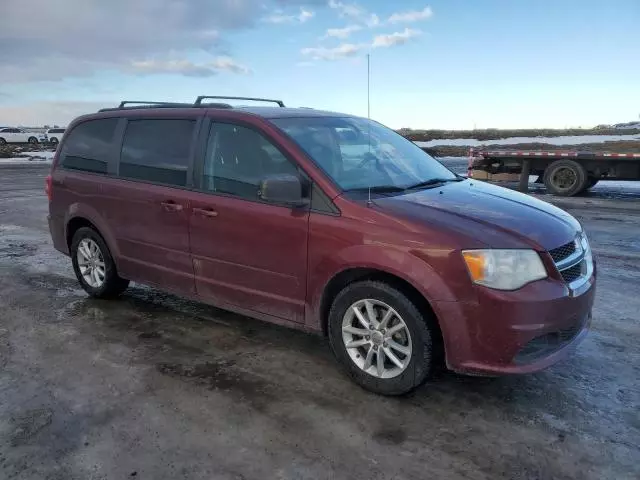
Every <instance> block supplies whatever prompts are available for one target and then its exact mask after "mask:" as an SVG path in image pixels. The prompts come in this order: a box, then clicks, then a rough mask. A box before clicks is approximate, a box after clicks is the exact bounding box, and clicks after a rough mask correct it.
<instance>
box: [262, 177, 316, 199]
mask: <svg viewBox="0 0 640 480" xmlns="http://www.w3.org/2000/svg"><path fill="white" fill-rule="evenodd" d="M259 196H260V198H261V199H262V200H264V201H267V202H271V203H280V204H283V205H291V206H293V207H304V206H307V205H308V204H309V200H308V199H305V198H303V196H302V181H301V180H300V177H298V176H297V175H291V174H288V173H283V174H274V175H269V176H267V177H265V178H264V179H263V180H262V181H261V182H260V193H259Z"/></svg>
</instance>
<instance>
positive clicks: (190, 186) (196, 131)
mask: <svg viewBox="0 0 640 480" xmlns="http://www.w3.org/2000/svg"><path fill="white" fill-rule="evenodd" d="M203 119H204V115H203V114H200V115H158V116H156V115H154V116H126V117H121V118H120V120H121V122H122V124H121V125H120V124H118V126H119V127H121V130H120V131H118V130H116V132H117V133H118V134H119V136H117V137H116V141H115V142H114V147H116V150H115V152H114V153H113V155H114V160H115V161H114V172H113V176H114V177H115V178H117V179H118V180H126V181H129V182H135V183H144V184H149V185H158V186H161V187H166V188H177V189H180V190H194V175H193V172H194V163H195V156H196V151H197V147H198V143H197V142H198V138H199V135H200V129H201V128H202V123H203ZM135 120H191V121H195V125H194V128H193V133H192V136H191V143H190V145H189V157H188V160H187V162H188V163H187V181H186V185H184V186H182V185H173V184H169V183H161V182H154V181H152V180H143V179H140V178H128V177H121V176H120V163H121V161H122V158H121V157H122V146H123V144H124V136H125V133H126V131H127V125H128V124H129V122H130V121H135Z"/></svg>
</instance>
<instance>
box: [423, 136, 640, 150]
mask: <svg viewBox="0 0 640 480" xmlns="http://www.w3.org/2000/svg"><path fill="white" fill-rule="evenodd" d="M633 140H640V135H573V136H564V137H511V138H501V139H498V140H476V139H475V138H454V139H442V140H429V141H428V142H415V144H416V145H418V146H419V147H436V146H450V147H479V146H481V145H516V144H518V143H546V144H549V145H580V144H583V143H604V142H621V141H633Z"/></svg>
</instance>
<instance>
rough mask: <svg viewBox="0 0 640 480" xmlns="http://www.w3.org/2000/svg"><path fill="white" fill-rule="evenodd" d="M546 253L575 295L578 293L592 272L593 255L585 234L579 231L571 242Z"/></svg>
mask: <svg viewBox="0 0 640 480" xmlns="http://www.w3.org/2000/svg"><path fill="white" fill-rule="evenodd" d="M548 253H549V255H550V256H551V258H552V259H553V261H554V263H555V265H556V268H557V269H558V272H560V275H561V276H562V279H563V280H564V281H565V283H567V285H568V286H569V289H570V290H571V291H572V292H573V293H575V295H578V294H580V293H581V292H582V291H583V288H582V287H583V286H585V285H586V283H587V281H588V280H589V278H591V275H592V274H593V257H592V254H591V247H590V246H589V242H588V241H587V237H586V235H585V234H584V233H582V232H581V233H580V234H579V235H578V236H576V238H575V240H574V241H573V242H569V243H566V244H564V245H561V246H560V247H558V248H554V249H551V250H549V252H548ZM585 288H586V287H585Z"/></svg>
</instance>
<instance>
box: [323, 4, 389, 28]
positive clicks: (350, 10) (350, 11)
mask: <svg viewBox="0 0 640 480" xmlns="http://www.w3.org/2000/svg"><path fill="white" fill-rule="evenodd" d="M329 8H332V9H333V10H337V11H338V15H340V17H342V18H345V17H346V18H350V19H352V20H354V21H358V22H362V23H364V24H365V25H366V26H367V27H371V28H372V27H377V26H378V25H380V18H379V17H378V15H376V14H375V13H369V12H367V10H366V9H365V8H363V7H361V6H360V5H358V4H356V3H344V2H341V1H339V0H329Z"/></svg>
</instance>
